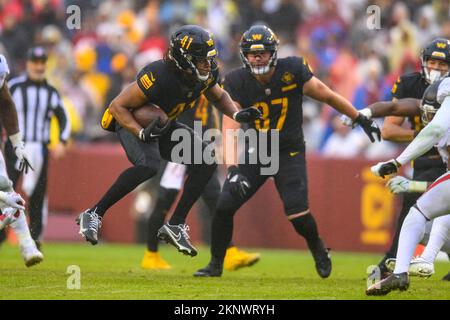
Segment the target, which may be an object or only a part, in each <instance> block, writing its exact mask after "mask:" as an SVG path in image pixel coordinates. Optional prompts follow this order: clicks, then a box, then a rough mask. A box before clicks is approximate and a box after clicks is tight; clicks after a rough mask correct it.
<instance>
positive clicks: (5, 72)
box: [0, 54, 9, 89]
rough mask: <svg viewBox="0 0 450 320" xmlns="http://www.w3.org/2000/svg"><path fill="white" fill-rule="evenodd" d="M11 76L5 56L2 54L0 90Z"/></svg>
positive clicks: (0, 56) (0, 59) (0, 58)
mask: <svg viewBox="0 0 450 320" xmlns="http://www.w3.org/2000/svg"><path fill="white" fill-rule="evenodd" d="M8 75H9V67H8V62H7V61H6V58H5V56H4V55H2V54H0V89H1V88H3V85H4V84H5V80H6V77H7V76H8Z"/></svg>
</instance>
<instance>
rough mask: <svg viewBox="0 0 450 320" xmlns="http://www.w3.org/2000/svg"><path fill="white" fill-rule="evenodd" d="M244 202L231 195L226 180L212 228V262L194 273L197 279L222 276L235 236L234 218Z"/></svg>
mask: <svg viewBox="0 0 450 320" xmlns="http://www.w3.org/2000/svg"><path fill="white" fill-rule="evenodd" d="M244 202H245V200H244V199H238V198H237V197H236V196H233V195H232V194H231V192H230V187H229V182H228V180H226V181H225V184H224V186H223V190H222V192H221V194H220V197H219V201H218V203H217V211H216V214H215V215H214V218H213V223H212V227H211V260H210V262H209V264H208V265H207V266H206V267H204V268H202V269H199V270H198V271H197V272H195V273H194V276H195V277H220V276H221V275H222V272H223V264H224V259H225V255H226V251H227V248H228V245H229V244H230V242H231V238H232V234H233V217H234V214H235V213H236V211H237V210H238V209H239V207H240V206H241V205H242V204H243V203H244Z"/></svg>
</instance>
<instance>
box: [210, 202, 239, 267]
mask: <svg viewBox="0 0 450 320" xmlns="http://www.w3.org/2000/svg"><path fill="white" fill-rule="evenodd" d="M233 216H234V212H232V211H220V210H219V211H217V212H216V214H215V216H214V219H213V223H212V233H211V263H213V264H217V265H222V264H223V260H224V258H225V254H226V251H227V248H228V246H229V244H230V242H231V238H232V236H233Z"/></svg>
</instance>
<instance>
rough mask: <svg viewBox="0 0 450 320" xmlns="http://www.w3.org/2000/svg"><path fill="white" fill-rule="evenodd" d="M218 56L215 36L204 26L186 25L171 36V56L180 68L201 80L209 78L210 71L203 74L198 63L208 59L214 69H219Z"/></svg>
mask: <svg viewBox="0 0 450 320" xmlns="http://www.w3.org/2000/svg"><path fill="white" fill-rule="evenodd" d="M216 56H217V49H216V46H215V43H214V39H213V36H212V34H211V33H210V32H208V31H207V30H205V29H203V28H202V27H199V26H195V25H185V26H182V27H180V28H178V29H177V30H176V31H175V32H174V33H173V34H172V36H171V37H170V45H169V58H170V59H171V60H172V61H174V62H175V64H176V66H177V67H178V68H179V69H180V70H182V71H185V72H187V73H189V74H192V75H194V76H196V77H197V79H198V80H199V81H206V80H208V78H209V77H210V73H208V74H207V75H201V74H200V72H199V70H198V69H197V66H196V63H197V62H198V61H201V60H204V59H207V60H209V63H210V64H211V71H213V70H215V69H217V63H216V61H215V58H216Z"/></svg>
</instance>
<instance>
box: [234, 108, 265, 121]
mask: <svg viewBox="0 0 450 320" xmlns="http://www.w3.org/2000/svg"><path fill="white" fill-rule="evenodd" d="M233 119H234V120H236V121H237V122H244V123H247V122H252V121H255V120H258V119H262V115H261V111H259V109H258V108H255V107H250V108H245V109H242V110H240V111H237V112H235V113H234V114H233Z"/></svg>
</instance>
